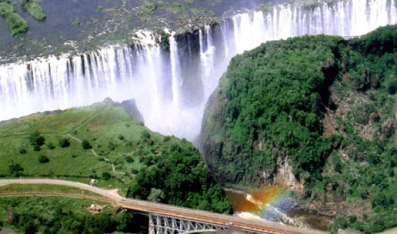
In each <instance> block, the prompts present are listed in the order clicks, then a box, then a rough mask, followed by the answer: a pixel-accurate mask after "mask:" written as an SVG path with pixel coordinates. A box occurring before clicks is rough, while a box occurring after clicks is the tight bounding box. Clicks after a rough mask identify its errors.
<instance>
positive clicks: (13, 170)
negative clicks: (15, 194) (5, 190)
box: [8, 162, 24, 177]
mask: <svg viewBox="0 0 397 234" xmlns="http://www.w3.org/2000/svg"><path fill="white" fill-rule="evenodd" d="M8 171H9V173H10V175H11V176H13V177H19V176H21V175H22V173H23V171H24V169H23V168H22V166H21V164H19V163H14V162H12V163H11V164H10V166H8Z"/></svg>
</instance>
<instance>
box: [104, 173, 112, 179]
mask: <svg viewBox="0 0 397 234" xmlns="http://www.w3.org/2000/svg"><path fill="white" fill-rule="evenodd" d="M111 177H112V175H111V174H110V173H109V172H107V171H105V172H102V178H103V179H104V180H109V179H110V178H111Z"/></svg>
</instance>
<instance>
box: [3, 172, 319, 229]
mask: <svg viewBox="0 0 397 234" xmlns="http://www.w3.org/2000/svg"><path fill="white" fill-rule="evenodd" d="M10 184H46V185H61V186H68V187H74V188H78V189H82V190H87V191H90V192H93V193H96V194H98V195H101V196H102V197H95V196H89V195H82V194H70V193H58V192H10V193H0V197H1V196H3V197H10V196H62V197H73V198H80V199H92V200H100V201H106V202H110V203H112V204H113V205H115V206H119V207H121V208H123V209H129V210H136V211H141V212H145V213H150V214H155V215H160V216H167V217H176V218H181V219H188V220H192V221H198V222H204V223H213V224H218V225H224V226H228V227H231V228H236V229H243V230H250V231H254V232H265V233H283V234H304V233H305V234H311V233H325V232H321V231H318V230H312V229H304V228H295V227H291V226H286V225H281V224H278V223H272V222H267V221H259V220H248V219H242V218H239V217H236V216H231V215H224V214H217V213H213V212H207V211H201V210H194V209H188V208H182V207H176V206H171V205H165V204H158V203H152V202H146V201H141V200H136V199H128V198H124V197H122V196H120V195H119V194H118V193H117V190H106V189H102V188H97V187H94V186H91V185H88V184H84V183H79V182H72V181H66V180H57V179H1V180H0V186H6V185H10Z"/></svg>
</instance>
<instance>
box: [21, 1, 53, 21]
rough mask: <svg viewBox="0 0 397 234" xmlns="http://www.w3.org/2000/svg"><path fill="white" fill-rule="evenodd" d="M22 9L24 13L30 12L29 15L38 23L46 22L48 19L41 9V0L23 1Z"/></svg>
mask: <svg viewBox="0 0 397 234" xmlns="http://www.w3.org/2000/svg"><path fill="white" fill-rule="evenodd" d="M22 8H23V10H24V11H27V12H29V14H30V15H31V16H32V17H33V18H35V19H36V20H38V21H45V19H46V18H47V16H46V14H45V12H44V10H43V8H42V7H41V3H40V0H23V2H22Z"/></svg>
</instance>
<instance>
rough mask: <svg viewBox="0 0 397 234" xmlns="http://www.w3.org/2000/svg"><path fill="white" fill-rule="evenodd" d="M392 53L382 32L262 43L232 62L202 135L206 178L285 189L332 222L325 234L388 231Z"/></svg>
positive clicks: (396, 43)
mask: <svg viewBox="0 0 397 234" xmlns="http://www.w3.org/2000/svg"><path fill="white" fill-rule="evenodd" d="M396 51H397V26H387V27H384V28H381V29H379V30H377V31H375V32H373V33H371V34H368V35H367V36H364V37H362V38H360V39H355V40H352V41H346V40H343V39H342V38H336V37H326V36H310V37H309V36H306V37H302V38H294V39H288V40H286V41H275V42H269V43H266V44H263V45H261V46H260V47H259V48H257V49H254V50H252V51H250V52H246V53H244V54H243V55H240V56H237V57H235V58H234V59H233V60H232V62H231V64H230V66H229V68H228V71H227V73H226V74H225V75H224V76H223V77H222V79H221V83H220V87H219V88H218V89H217V91H216V92H215V93H214V95H213V96H212V97H211V100H210V103H209V105H208V106H207V111H206V115H207V117H206V118H205V121H204V126H203V133H202V139H201V140H202V150H203V152H204V154H205V156H206V160H207V162H208V164H209V167H210V169H211V171H212V172H213V175H214V176H215V178H216V179H217V180H218V181H220V182H221V183H223V184H225V185H228V186H232V187H233V186H241V185H243V186H253V185H263V184H281V185H285V186H291V187H292V188H293V189H294V190H295V191H296V192H297V194H298V195H299V196H300V198H302V201H303V203H302V204H303V205H302V206H304V207H305V208H309V209H312V210H315V211H319V212H322V213H326V214H328V215H332V216H335V217H336V216H338V218H337V220H336V222H335V224H334V226H333V228H336V227H353V228H356V229H360V230H362V231H365V232H375V231H380V230H382V229H384V228H387V227H393V226H396V225H397V221H396V220H397V216H396V215H395V214H397V200H396V196H395V194H396V192H397V191H396V188H397V177H396V175H395V172H396V166H397V158H396V156H397V148H396V142H395V131H396V117H395V111H396V110H395V94H396V90H397V72H396V71H397V57H396V55H395V53H396ZM301 185H303V188H302V186H301ZM333 230H335V229H333Z"/></svg>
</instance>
